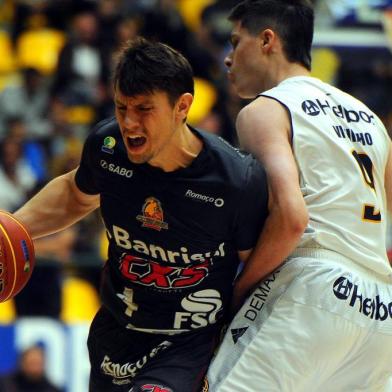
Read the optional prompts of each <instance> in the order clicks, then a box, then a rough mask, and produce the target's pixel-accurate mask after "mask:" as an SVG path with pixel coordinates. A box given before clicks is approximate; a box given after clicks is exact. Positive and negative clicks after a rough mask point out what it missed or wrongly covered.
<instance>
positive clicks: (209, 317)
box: [174, 289, 222, 329]
mask: <svg viewBox="0 0 392 392" xmlns="http://www.w3.org/2000/svg"><path fill="white" fill-rule="evenodd" d="M181 306H182V308H183V309H184V310H186V312H176V314H175V316H174V328H176V329H182V328H184V325H183V324H185V325H186V327H188V328H191V329H196V328H201V327H206V326H207V325H209V324H215V323H216V321H217V315H218V313H219V312H220V311H221V310H222V299H221V296H220V293H219V291H216V290H212V289H206V290H201V291H196V292H195V293H190V294H188V295H187V296H186V297H185V298H183V299H182V301H181Z"/></svg>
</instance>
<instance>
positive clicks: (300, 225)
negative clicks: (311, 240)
mask: <svg viewBox="0 0 392 392" xmlns="http://www.w3.org/2000/svg"><path fill="white" fill-rule="evenodd" d="M308 222H309V215H308V213H307V211H306V213H304V214H301V216H296V217H295V218H294V219H291V221H290V222H289V223H288V227H289V230H290V231H291V233H292V235H293V237H298V238H300V237H301V236H302V234H303V233H304V231H305V229H306V227H307V226H308Z"/></svg>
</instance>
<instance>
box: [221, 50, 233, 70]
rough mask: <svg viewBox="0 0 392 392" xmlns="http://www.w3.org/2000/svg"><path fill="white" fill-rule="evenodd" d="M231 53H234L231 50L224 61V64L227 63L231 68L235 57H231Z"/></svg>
mask: <svg viewBox="0 0 392 392" xmlns="http://www.w3.org/2000/svg"><path fill="white" fill-rule="evenodd" d="M231 53H232V52H230V53H229V54H228V55H227V56H226V57H225V59H224V60H223V62H224V64H225V65H226V67H227V68H230V67H231V65H232V63H233V59H232V57H231Z"/></svg>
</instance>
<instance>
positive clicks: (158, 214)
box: [136, 197, 169, 231]
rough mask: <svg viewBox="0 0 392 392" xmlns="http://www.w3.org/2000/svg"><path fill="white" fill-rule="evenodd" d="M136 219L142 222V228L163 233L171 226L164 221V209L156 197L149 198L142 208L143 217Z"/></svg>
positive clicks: (138, 216) (139, 216)
mask: <svg viewBox="0 0 392 392" xmlns="http://www.w3.org/2000/svg"><path fill="white" fill-rule="evenodd" d="M136 219H137V220H138V221H140V222H142V223H143V224H142V227H148V228H149V229H154V230H158V231H161V230H162V229H167V228H168V227H169V226H168V224H167V223H166V222H165V221H164V220H163V209H162V206H161V202H160V201H159V200H158V199H156V198H155V197H148V198H147V199H146V200H145V202H144V204H143V207H142V215H137V216H136Z"/></svg>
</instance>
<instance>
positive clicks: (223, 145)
mask: <svg viewBox="0 0 392 392" xmlns="http://www.w3.org/2000/svg"><path fill="white" fill-rule="evenodd" d="M197 132H198V133H199V134H200V135H201V136H202V138H203V142H204V146H205V148H206V150H207V153H208V155H209V156H210V158H211V159H212V160H213V165H214V170H216V171H218V172H219V173H220V175H221V176H223V177H224V178H225V180H227V181H231V182H233V183H235V184H237V185H239V186H243V185H244V183H246V182H248V181H249V178H250V177H253V176H259V177H260V176H262V177H264V168H263V166H262V165H261V163H260V162H259V161H258V160H257V159H255V157H254V156H253V155H252V154H250V153H249V152H245V151H242V150H240V149H238V148H236V147H234V146H232V145H231V144H230V143H229V142H227V141H226V140H225V139H223V138H222V137H220V136H216V135H213V134H210V133H208V132H203V131H200V130H197Z"/></svg>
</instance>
